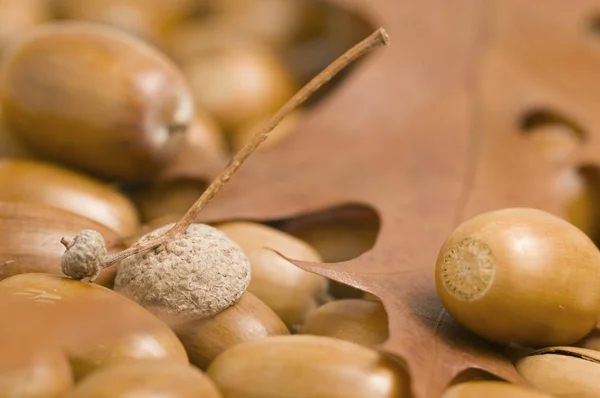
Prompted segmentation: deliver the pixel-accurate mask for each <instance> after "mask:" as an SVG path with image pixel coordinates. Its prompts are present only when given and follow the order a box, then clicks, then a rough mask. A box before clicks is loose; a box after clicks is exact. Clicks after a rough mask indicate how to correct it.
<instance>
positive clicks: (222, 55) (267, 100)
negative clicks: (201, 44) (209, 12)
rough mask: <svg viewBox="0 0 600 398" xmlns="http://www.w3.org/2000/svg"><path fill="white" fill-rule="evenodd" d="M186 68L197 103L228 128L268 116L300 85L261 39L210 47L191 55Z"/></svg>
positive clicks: (239, 126) (184, 67) (232, 129)
mask: <svg viewBox="0 0 600 398" xmlns="http://www.w3.org/2000/svg"><path fill="white" fill-rule="evenodd" d="M182 70H183V72H184V73H185V75H186V76H187V78H188V81H189V83H190V86H191V88H192V92H193V94H194V99H195V100H196V103H197V105H198V106H199V107H201V108H202V109H204V110H206V111H207V112H208V113H209V114H210V115H211V116H212V117H213V118H214V119H215V120H216V121H217V122H218V123H219V125H220V126H221V127H222V128H223V129H224V130H225V131H226V132H231V131H235V130H237V129H238V128H241V127H242V126H243V125H244V124H246V123H248V122H250V121H252V120H256V119H262V118H266V117H268V116H269V115H270V114H271V113H273V112H274V111H276V110H277V109H278V108H279V107H280V106H281V105H283V103H284V102H285V101H287V100H288V99H289V98H290V97H291V96H292V95H293V93H294V90H295V88H296V83H295V82H294V81H293V79H292V77H291V76H290V75H289V73H288V71H287V70H286V68H285V66H284V65H283V62H282V61H281V60H280V59H279V57H278V56H277V54H275V53H274V52H273V51H272V50H271V49H270V48H268V47H266V46H261V45H260V44H258V43H256V44H254V45H247V44H245V43H242V44H232V45H229V46H222V47H219V46H214V47H209V48H207V49H206V50H205V51H202V52H199V53H197V54H196V56H195V57H193V58H191V59H188V60H187V61H186V62H185V64H183V65H182ZM249 79H250V80H249ZM249 81H251V82H252V84H248V82H249Z"/></svg>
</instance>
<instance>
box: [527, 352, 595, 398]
mask: <svg viewBox="0 0 600 398" xmlns="http://www.w3.org/2000/svg"><path fill="white" fill-rule="evenodd" d="M516 367H517V370H518V371H519V373H520V374H521V376H523V378H524V379H525V380H527V381H528V382H529V383H531V385H533V386H534V387H535V388H537V389H539V390H541V391H544V392H546V393H548V394H551V395H552V396H556V397H573V398H575V397H577V398H593V397H598V396H600V385H599V384H598V380H600V353H599V352H598V351H594V350H588V349H585V348H575V347H549V348H544V349H541V350H538V351H535V352H533V353H531V354H529V355H528V356H526V357H525V358H523V359H521V360H520V361H519V362H517V364H516Z"/></svg>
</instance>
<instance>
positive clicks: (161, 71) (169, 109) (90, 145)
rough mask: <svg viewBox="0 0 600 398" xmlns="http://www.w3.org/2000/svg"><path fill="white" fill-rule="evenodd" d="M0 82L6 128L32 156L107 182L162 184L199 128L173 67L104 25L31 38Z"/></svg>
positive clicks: (54, 28) (61, 28) (49, 30)
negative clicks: (188, 134)
mask: <svg viewBox="0 0 600 398" xmlns="http://www.w3.org/2000/svg"><path fill="white" fill-rule="evenodd" d="M1 78H2V81H1V82H2V86H3V92H2V105H3V107H4V116H5V118H6V121H7V124H8V126H9V127H10V128H11V129H12V131H14V133H15V135H16V136H17V138H18V139H19V140H20V141H22V142H23V143H24V144H25V145H26V146H27V148H28V149H31V150H32V151H33V152H35V153H37V154H39V155H41V156H44V157H47V158H49V159H53V160H55V161H57V162H61V163H63V164H66V165H68V166H71V167H76V168H80V169H82V170H85V171H88V172H90V173H93V174H98V175H101V176H103V177H106V178H111V179H114V178H116V179H138V178H144V177H150V176H153V175H155V174H156V173H157V172H159V171H160V170H161V169H163V168H164V166H165V165H166V164H167V163H168V162H169V161H170V160H171V159H172V158H173V157H174V155H175V153H176V151H177V150H178V149H179V147H180V145H181V143H182V142H183V136H184V132H185V130H186V129H187V126H188V124H189V123H191V120H192V118H193V104H192V98H191V94H190V91H189V90H188V87H187V85H186V82H185V80H184V78H183V77H182V75H181V74H180V72H179V71H178V69H177V68H176V67H175V65H174V64H173V63H172V62H171V61H169V60H168V59H167V58H166V57H165V56H164V55H162V54H161V53H159V52H158V51H157V50H155V49H154V48H153V47H151V46H149V45H147V44H145V43H144V42H142V41H141V40H138V39H136V38H134V37H132V36H129V35H127V34H125V33H122V32H119V31H118V30H116V29H113V28H110V27H108V26H105V25H101V24H94V23H84V22H56V23H52V24H48V25H44V26H41V27H39V28H36V29H33V30H31V31H30V32H28V34H27V35H25V36H23V37H22V38H20V40H18V41H17V42H15V43H14V44H13V45H12V46H11V48H10V50H8V52H7V54H6V56H5V57H4V58H3V64H2V77H1Z"/></svg>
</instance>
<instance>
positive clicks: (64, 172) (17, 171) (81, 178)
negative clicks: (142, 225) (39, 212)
mask: <svg viewBox="0 0 600 398" xmlns="http://www.w3.org/2000/svg"><path fill="white" fill-rule="evenodd" d="M0 186H2V190H0V201H4V202H25V203H39V204H42V205H47V206H52V207H56V208H59V209H62V210H66V211H70V212H71V213H75V214H79V215H80V216H82V217H87V218H89V219H91V220H94V221H96V222H98V223H100V224H103V225H105V226H106V227H108V228H110V229H112V230H113V231H115V232H116V233H117V234H119V235H120V236H122V237H128V236H130V235H133V234H134V233H135V231H136V230H137V228H138V227H139V218H138V214H137V210H136V208H135V207H134V205H133V203H132V202H131V201H130V200H129V199H128V198H127V197H126V196H125V195H123V194H121V193H120V192H118V191H116V190H114V189H112V188H110V187H109V186H107V185H105V184H103V183H102V182H100V181H96V180H94V179H92V178H90V177H87V176H86V175H84V174H80V173H77V172H74V171H71V170H69V169H66V168H63V167H59V166H55V165H53V164H50V163H45V162H39V161H31V160H21V159H5V160H0Z"/></svg>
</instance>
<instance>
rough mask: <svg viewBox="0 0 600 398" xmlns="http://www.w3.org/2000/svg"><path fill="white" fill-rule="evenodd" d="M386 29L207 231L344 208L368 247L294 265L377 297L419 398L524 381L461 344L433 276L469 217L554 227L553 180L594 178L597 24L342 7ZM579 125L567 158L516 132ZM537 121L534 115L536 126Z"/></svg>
mask: <svg viewBox="0 0 600 398" xmlns="http://www.w3.org/2000/svg"><path fill="white" fill-rule="evenodd" d="M336 2H337V3H340V4H341V5H343V6H346V7H350V8H353V9H356V10H358V11H359V12H360V13H362V15H364V16H366V17H367V18H368V19H369V20H370V21H371V22H372V24H373V26H383V27H385V28H386V29H387V30H388V32H389V34H390V37H391V39H392V43H391V45H390V46H389V47H387V48H385V49H381V50H378V51H376V52H375V53H373V54H371V55H370V56H369V57H368V59H366V60H364V62H362V63H361V64H360V66H359V67H358V68H357V69H356V70H355V71H354V72H353V74H352V75H351V76H350V77H349V78H348V79H347V80H346V81H345V83H344V84H343V85H342V86H341V87H338V88H336V90H335V91H334V93H333V94H331V95H330V96H329V97H327V99H326V100H324V101H323V102H322V103H321V104H320V106H319V107H318V108H317V109H315V110H313V111H312V112H311V113H310V114H309V115H308V116H307V117H306V119H305V120H304V121H303V123H302V124H301V125H300V126H299V127H298V128H297V130H296V131H295V133H294V134H293V135H292V136H291V137H289V139H286V140H284V141H282V142H281V143H279V144H278V145H277V146H276V147H273V148H270V149H268V150H264V151H260V152H259V153H256V154H255V155H253V157H251V158H250V159H249V160H248V162H247V163H246V164H245V165H244V166H243V167H242V168H241V169H240V171H239V173H238V174H236V175H235V176H234V178H233V179H232V180H231V182H230V184H229V185H227V186H226V187H225V188H224V189H223V190H222V191H221V192H220V193H219V194H218V195H217V197H216V198H215V200H214V201H212V202H211V203H210V204H209V205H208V206H207V208H206V210H205V211H204V213H203V214H202V216H201V220H199V221H203V222H212V221H224V220H231V219H248V220H257V221H268V220H275V219H281V218H286V217H288V218H289V217H294V216H298V215H301V214H306V213H310V212H315V211H319V210H322V209H326V208H330V207H335V206H339V205H343V204H349V203H358V204H364V205H366V206H370V207H371V208H373V209H374V210H375V211H376V212H377V213H378V214H379V216H380V219H381V229H380V234H379V236H378V238H377V241H376V243H375V246H374V247H373V249H372V250H370V251H368V252H366V253H365V254H363V255H361V256H360V257H358V258H356V259H353V260H350V261H346V262H343V263H335V264H319V263H305V262H298V261H295V263H296V264H297V265H298V266H300V267H302V268H305V269H307V270H310V271H313V272H315V273H318V274H321V275H325V276H327V277H329V278H332V279H334V280H337V281H340V282H343V283H346V284H349V285H352V286H355V287H358V288H360V289H363V290H365V291H368V292H371V293H374V294H376V295H377V296H379V297H380V298H381V300H382V302H383V303H384V305H385V308H386V310H387V312H388V314H389V322H390V338H389V340H388V341H387V343H386V344H385V345H384V346H383V347H382V349H383V350H385V351H386V352H389V353H392V354H394V355H396V356H397V357H398V358H401V359H403V360H404V361H405V363H406V366H407V368H408V371H409V373H410V375H411V384H412V386H411V388H412V390H413V393H414V396H415V397H417V398H425V397H438V396H440V395H441V393H442V392H443V390H444V389H445V388H446V386H447V385H448V384H449V383H450V382H451V381H452V379H453V378H455V377H456V376H457V375H459V374H460V373H461V372H463V371H465V370H467V369H481V370H484V371H487V372H489V373H491V374H494V375H497V376H498V377H501V378H504V379H507V380H511V381H514V382H521V380H520V379H519V376H518V374H517V373H516V371H515V369H514V367H513V366H512V365H511V364H510V361H509V360H508V359H506V358H504V357H503V356H502V355H500V354H499V351H498V350H497V349H496V348H494V347H493V346H492V345H489V344H487V343H485V342H484V341H482V340H480V339H478V338H476V337H474V336H472V335H471V334H469V333H467V332H466V331H465V330H464V329H462V328H461V327H460V326H459V325H457V323H456V322H454V321H453V320H452V319H451V317H450V316H449V315H448V314H447V313H446V312H445V311H444V309H443V307H442V305H441V303H440V302H439V300H438V298H437V294H436V291H435V285H434V268H435V260H436V256H437V253H438V249H439V247H440V246H441V244H442V242H443V241H444V239H445V238H446V236H447V235H448V234H449V233H450V231H451V230H452V229H453V228H454V227H455V226H456V225H457V224H458V223H459V222H461V221H462V220H464V219H466V218H468V217H470V216H472V215H475V214H477V213H480V212H483V211H486V210H490V209H495V208H500V207H508V206H532V207H538V208H542V209H545V210H547V211H551V212H554V213H556V214H559V215H564V211H563V208H562V207H563V205H564V200H565V198H564V197H562V196H561V192H560V184H558V181H559V178H560V175H561V171H562V170H565V168H568V167H572V166H573V165H575V164H581V163H596V162H597V155H596V153H600V151H599V149H600V148H599V146H600V143H599V142H598V139H597V138H596V137H600V135H598V134H596V133H595V131H596V130H595V129H599V128H600V113H598V112H595V110H596V109H595V108H596V106H597V100H596V99H597V98H598V94H600V79H598V78H597V77H596V75H597V71H599V70H600V40H599V39H598V37H594V36H593V35H592V34H591V33H590V29H589V26H590V25H589V22H590V19H591V18H593V17H594V16H595V15H594V13H595V12H598V11H600V8H599V7H598V6H597V2H594V1H592V0H582V1H574V2H564V1H560V0H546V1H541V0H535V1H533V0H507V1H502V2H501V1H492V0H461V1H458V0H448V1H433V0H404V1H399V0H337V1H336ZM536 112H537V113H538V114H540V112H541V114H542V115H543V114H544V112H546V113H551V114H553V113H558V114H560V115H566V117H568V118H570V119H572V120H575V121H576V122H577V123H578V126H579V127H581V129H582V130H583V131H584V132H585V133H586V134H585V137H584V140H582V145H581V146H580V147H579V149H578V150H577V151H576V153H575V154H574V156H573V157H571V158H569V159H567V160H565V161H564V162H549V161H546V160H544V158H543V157H540V156H538V155H537V154H536V153H535V152H534V151H532V149H531V146H530V145H529V144H528V141H527V136H526V135H525V134H523V132H522V127H523V120H528V119H527V118H528V117H533V119H535V117H534V116H535V115H536ZM532 115H533V116H532Z"/></svg>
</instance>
